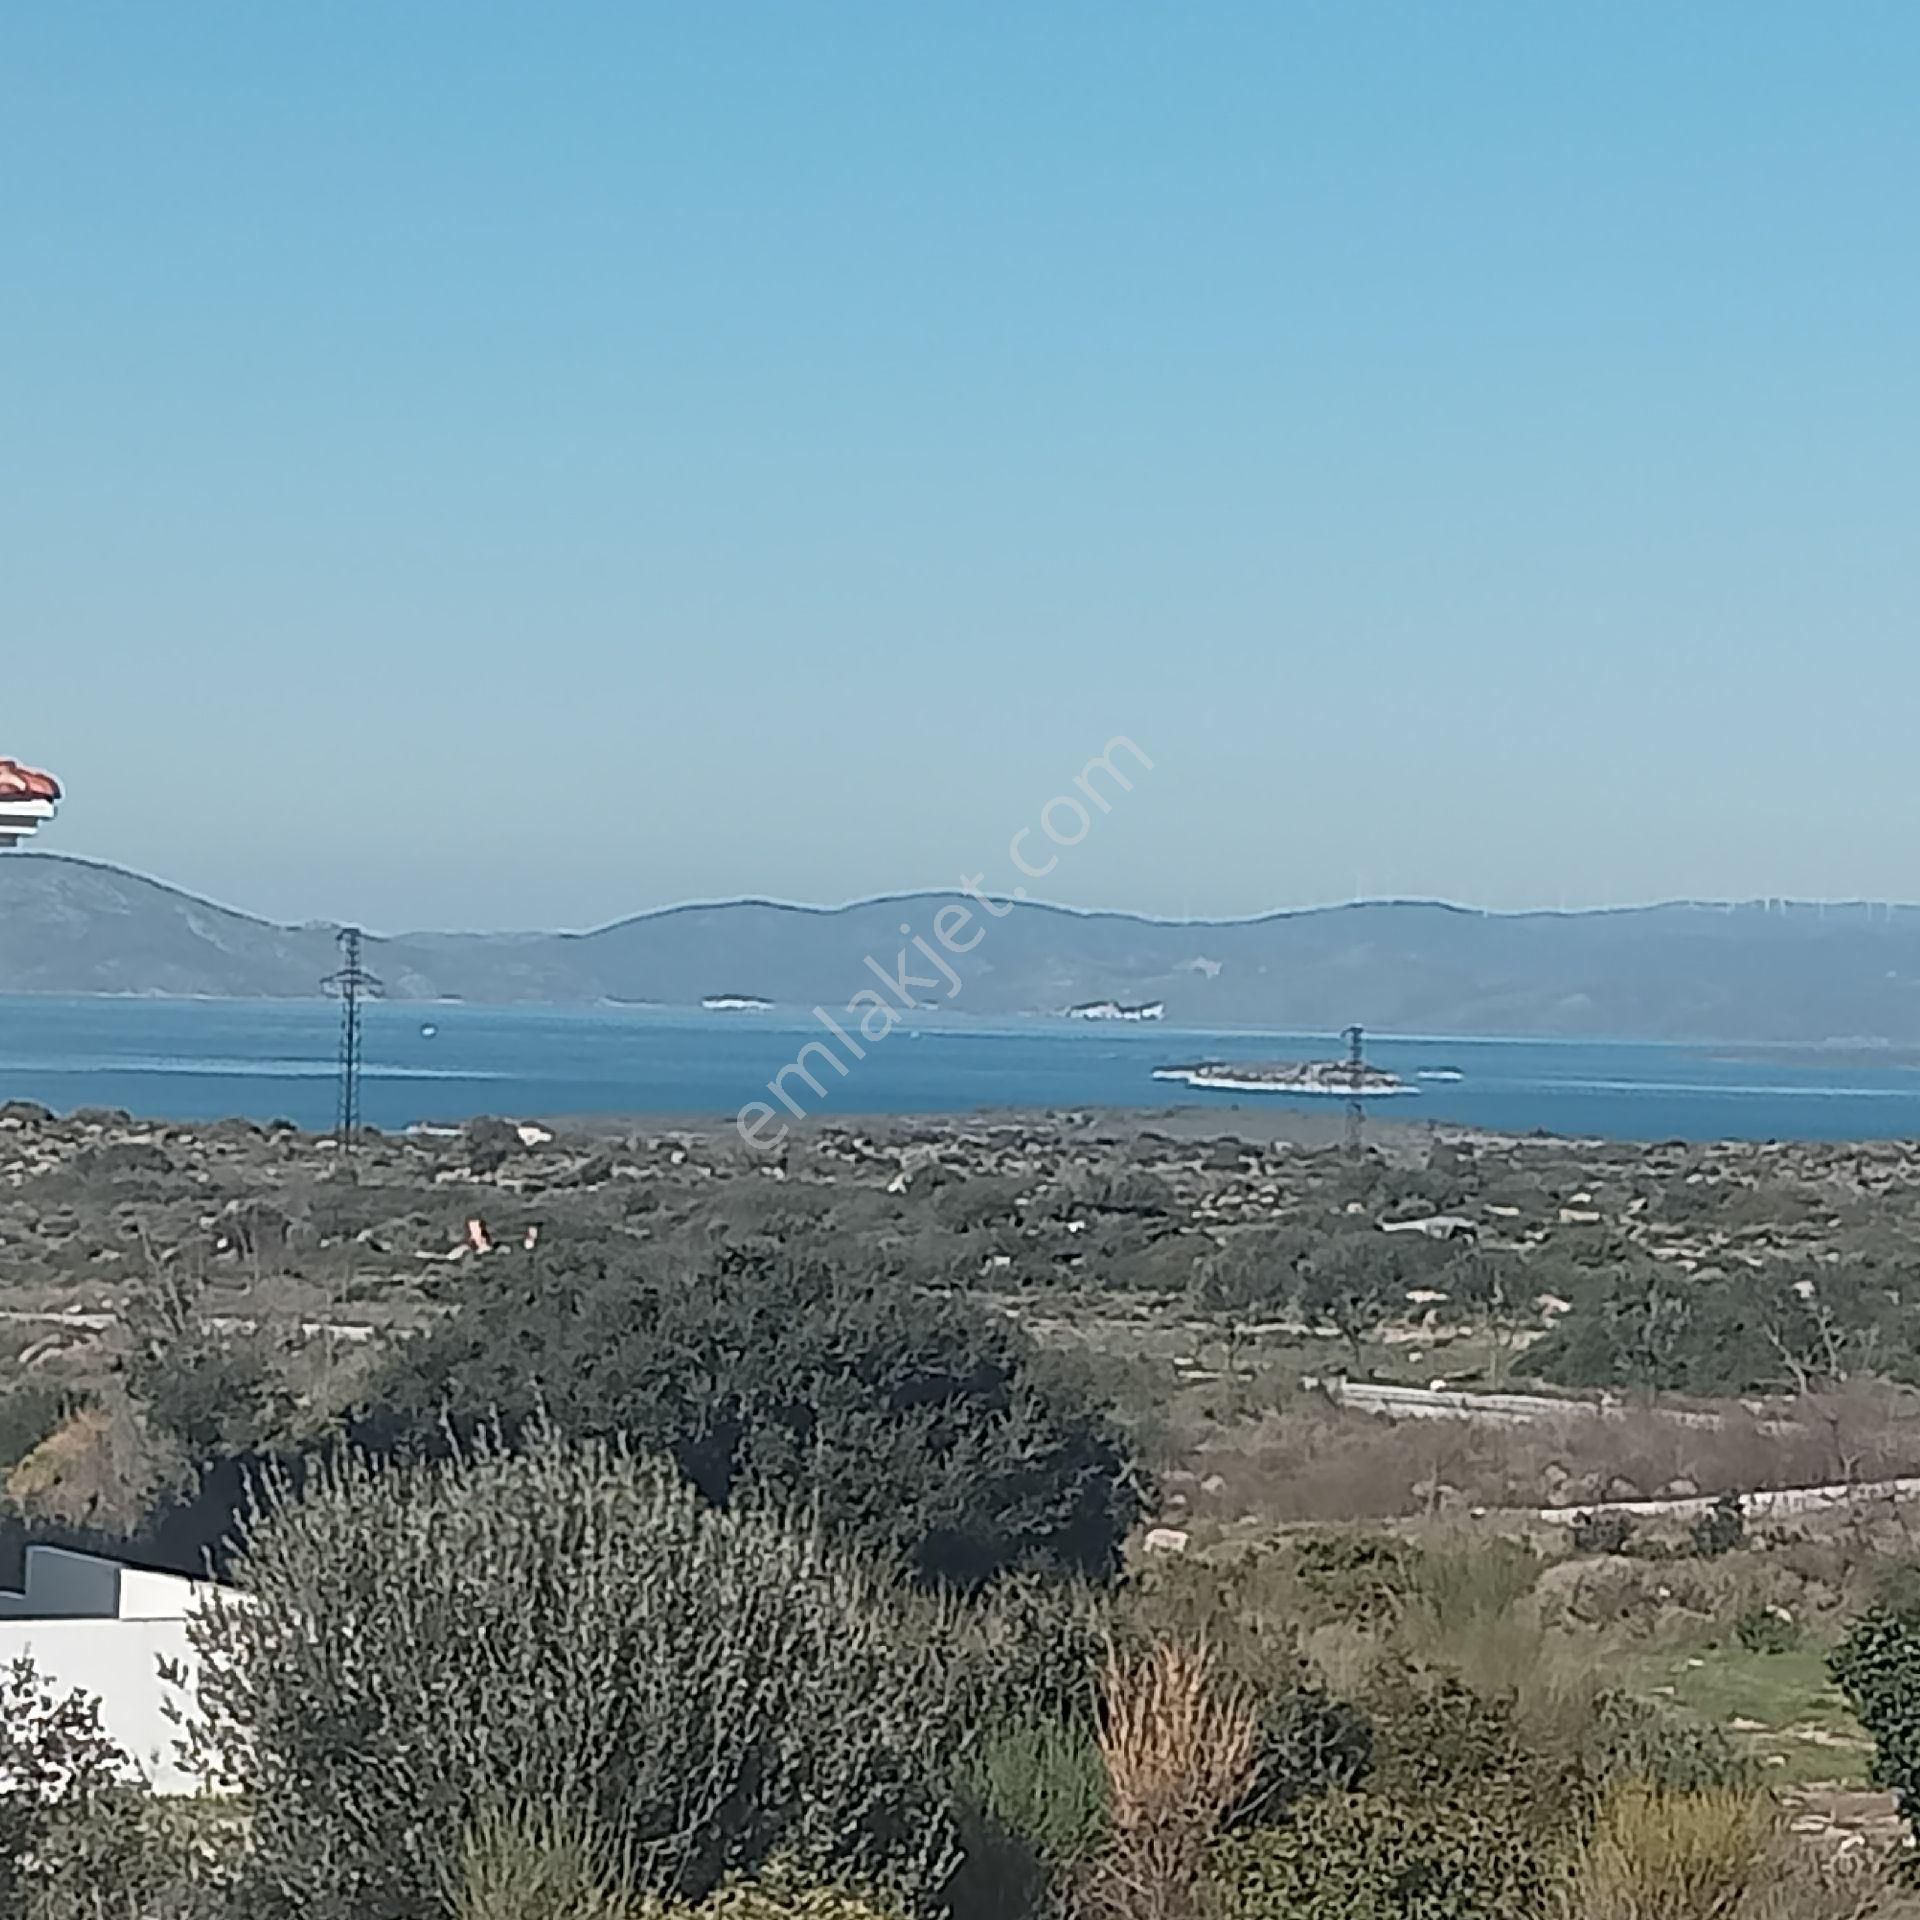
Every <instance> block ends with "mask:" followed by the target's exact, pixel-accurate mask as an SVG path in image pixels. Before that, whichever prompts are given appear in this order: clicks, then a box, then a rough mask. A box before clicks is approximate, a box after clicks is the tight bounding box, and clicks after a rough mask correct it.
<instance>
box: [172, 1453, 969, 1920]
mask: <svg viewBox="0 0 1920 1920" xmlns="http://www.w3.org/2000/svg"><path fill="white" fill-rule="evenodd" d="M237 1576H238V1585H239V1588H240V1591H241V1594H242V1595H243V1596H244V1597H243V1599H242V1600H241V1601H240V1602H238V1603H237V1604H233V1605H228V1606H224V1607H220V1608H218V1609H215V1610H213V1611H211V1612H210V1613H208V1614H207V1615H204V1616H202V1617H201V1619H200V1620H198V1621H197V1622H196V1625H195V1634H196V1639H197V1641H198V1643H199V1645H200V1649H201V1652H202V1656H203V1663H204V1672H203V1676H202V1687H201V1704H202V1707H203V1711H204V1712H205V1714H206V1716H207V1722H208V1724H207V1727H206V1729H205V1731H204V1734H203V1743H204V1745H205V1747H206V1749H207V1750H208V1752H209V1753H210V1754H211V1755H212V1756H213V1757H215V1758H216V1759H217V1760H218V1761H219V1762H220V1763H221V1766H222V1768H223V1772H224V1777H225V1781H226V1783H227V1784H228V1785H230V1786H232V1787H234V1788H237V1789H239V1790H240V1791H241V1792H243V1793H244V1794H245V1795H246V1796H247V1798H248V1801H249V1803H250V1805H251V1807H252V1808H253V1816H252V1820H251V1823H250V1832H251V1837H252V1848H251V1853H250V1857H249V1859H248V1861H247V1863H246V1889H247V1900H246V1902H245V1905H244V1910H245V1911H246V1912H247V1914H248V1920H268V1916H276V1915H286V1916H288V1917H289V1920H291V1917H292V1916H294V1915H298V1916H300V1917H301V1920H402V1916H405V1917H406V1920H413V1916H414V1915H416V1914H417V1913H418V1912H419V1911H421V1909H422V1906H423V1903H425V1902H427V1901H428V1900H429V1899H430V1897H431V1895H432V1893H433V1890H434V1888H435V1887H436V1885H437V1884H438V1881H439V1878H440V1876H441V1875H442V1874H443V1872H444V1870H445V1865H446V1862H447V1861H448V1859H449V1858H451V1857H453V1856H454V1855H455V1854H456V1852H457V1851H458V1849H459V1848H460V1847H461V1846H462V1845H463V1844H465V1836H468V1835H470V1834H471V1833H472V1832H473V1831H474V1830H475V1825H476V1823H477V1822H484V1821H485V1820H487V1819H488V1818H489V1817H491V1816H493V1815H494V1814H496V1813H497V1810H498V1809H500V1808H502V1807H505V1808H514V1807H527V1806H541V1805H551V1806H558V1807H561V1808H565V1809H568V1810H570V1811H571V1812H572V1813H573V1814H574V1816H575V1817H577V1818H578V1819H579V1820H580V1821H581V1822H582V1823H583V1824H584V1826H585V1828H586V1829H587V1830H589V1831H591V1832H593V1833H594V1834H596V1835H601V1836H604V1837H605V1844H606V1845H608V1846H609V1847H611V1848H613V1849H615V1850H616V1851H617V1852H618V1854H619V1857H620V1858H621V1859H622V1860H623V1861H624V1862H629V1863H630V1864H631V1869H632V1872H633V1874H634V1876H635V1881H636V1884H637V1885H638V1886H639V1887H640V1889H641V1890H642V1891H644V1892H649V1893H655V1894H659V1895H661V1896H663V1897H692V1898H697V1897H700V1896H702V1895H704V1894H705V1893H706V1892H708V1891H710V1890H711V1889H712V1888H713V1887H714V1886H716V1885H718V1884H719V1883H720V1882H721V1881H722V1880H723V1879H724V1878H726V1877H727V1876H729V1875H733V1874H740V1873H751V1872H754V1871H757V1870H758V1869H759V1868H761V1867H762V1866H763V1865H764V1864H765V1863H766V1862H767V1861H768V1860H769V1859H771V1858H773V1857H775V1856H785V1857H787V1858H788V1859H790V1860H791V1861H792V1862H793V1863H794V1864H795V1866H796V1867H797V1868H798V1869H800V1870H802V1871H806V1872H810V1873H813V1874H815V1876H816V1877H817V1878H819V1879H822V1880H834V1879H839V1878H843V1877H844V1878H851V1879H853V1880H856V1881H858V1882H861V1883H868V1882H871V1883H873V1884H875V1885H883V1886H887V1887H890V1888H892V1889H893V1890H894V1891H895V1892H896V1893H897V1894H898V1895H899V1896H900V1897H901V1899H902V1900H903V1901H906V1902H918V1903H921V1904H926V1903H928V1902H930V1901H932V1900H933V1899H934V1898H935V1896H936V1895H937V1893H938V1890H939V1889H940V1887H941V1886H942V1885H943V1884H944V1882H945V1880H946V1878H947V1877H948V1875H949V1874H950V1872H951V1870H952V1867H953V1865H954V1854H955V1845H954V1831H953V1827H952V1823H951V1820H950V1818H949V1815H948V1812H947V1783H948V1780H949V1778H950V1775H951V1768H952V1746H953V1733H954V1730H953V1723H952V1716H951V1713H950V1709H949V1703H948V1697H947V1692H946V1682H945V1676H944V1674H943V1673H942V1671H941V1670H940V1668H939V1666H938V1663H937V1662H936V1660H935V1659H934V1657H933V1654H932V1652H931V1649H930V1646H929V1643H927V1642H926V1640H925V1639H924V1637H923V1636H921V1635H919V1634H917V1633H915V1632H914V1631H913V1630H912V1627H911V1622H910V1619H909V1616H908V1614H907V1612H906V1610H905V1609H904V1608H903V1606H902V1604H901V1602H900V1600H899V1598H898V1596H896V1595H895V1594H894V1593H893V1592H892V1591H891V1590H890V1589H889V1588H888V1587H887V1586H886V1585H885V1583H883V1582H881V1581H879V1580H877V1579H876V1578H875V1577H874V1576H872V1575H871V1574H869V1573H867V1572H866V1571H864V1570H863V1569H862V1568H861V1566H859V1565H858V1564H857V1563H856V1562H854V1561H853V1560H851V1559H849V1558H847V1557H846V1556H845V1555H844V1554H842V1553H841V1552H840V1551H839V1550H837V1549H832V1548H829V1547H828V1546H826V1545H824V1544H823V1543H822V1541H821V1539H820V1538H819V1536H818V1535H817V1534H816V1533H815V1532H814V1531H813V1530H812V1529H811V1528H809V1527H805V1526H800V1525H798V1524H795V1523H792V1522H789V1521H788V1520H786V1519H784V1518H780V1517H776V1516H773V1515H770V1514H764V1513H760V1512H756V1511H747V1510H742V1511H735V1512H724V1513H723V1512H718V1511H716V1510H714V1509H712V1508H710V1507H708V1506H707V1505H705V1504H704V1503H703V1502H701V1501H700V1500H699V1499H698V1497H697V1496H696V1495H695V1494H694V1493H693V1492H692V1491H691V1490H690V1489H688V1488H685V1487H684V1486H683V1485H681V1484H679V1483H678V1482H677V1480H676V1479H675V1478H674V1477H673V1475H672V1473H671V1470H670V1469H667V1468H664V1467H662V1466H657V1465H653V1464H650V1463H645V1462H641V1461H637V1460H634V1459H632V1458H629V1457H626V1456H624V1455H622V1454H621V1453H619V1452H618V1451H616V1450H614V1449H611V1448H608V1447H605V1446H602V1445H599V1444H593V1443H587V1444H581V1443H572V1442H566V1441H563V1440H560V1439H558V1438H556V1437H553V1436H546V1435H536V1436H534V1437H533V1441H532V1444H531V1446H530V1449H529V1451H528V1452H526V1453H525V1454H524V1455H523V1456H521V1457H512V1456H509V1455H506V1454H504V1453H502V1452H500V1451H499V1450H498V1449H496V1448H494V1447H491V1446H484V1445H483V1446H481V1447H479V1448H478V1449H476V1450H474V1451H473V1452H471V1453H468V1454H463V1455H461V1456H460V1457H457V1458H455V1459H453V1460H450V1461H444V1462H439V1463H436V1464H433V1465H421V1466H414V1467H407V1468H402V1467H395V1466H392V1465H384V1466H383V1465H382V1464H380V1463H377V1462H372V1461H368V1460H366V1459H364V1458H361V1457H357V1456H347V1457H343V1458H338V1459H335V1460H332V1461H329V1462H327V1463H325V1464H324V1465H323V1466H322V1467H321V1468H320V1469H319V1470H318V1471H317V1472H316V1473H315V1474H314V1476H313V1477H312V1479H311V1481H310V1484H309V1487H308V1490H307V1491H306V1493H305V1494H304V1495H303V1496H302V1497H301V1498H299V1499H297V1500H294V1499H291V1498H287V1497H284V1496H282V1497H279V1498H277V1499H274V1500H271V1501H269V1503H268V1505H267V1507H266V1509H265V1510H264V1511H261V1512H259V1513H257V1514H256V1515H255V1516H254V1518H253V1520H252V1521H251V1523H250V1525H249V1529H248V1538H247V1542H246V1551H245V1553H244V1555H243V1557H242V1558H241V1560H240V1561H239V1563H238V1567H237Z"/></svg>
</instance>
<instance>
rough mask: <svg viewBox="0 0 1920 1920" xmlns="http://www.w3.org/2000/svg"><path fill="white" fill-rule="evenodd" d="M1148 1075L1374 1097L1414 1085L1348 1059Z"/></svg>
mask: <svg viewBox="0 0 1920 1920" xmlns="http://www.w3.org/2000/svg"><path fill="white" fill-rule="evenodd" d="M1153 1077H1154V1078H1155V1079H1156V1080H1179V1081H1182V1082H1184V1083H1185V1084H1186V1085H1187V1086H1190V1087H1205V1088H1209V1089H1211V1090H1212V1091H1214V1092H1216V1093H1310V1094H1323V1095H1328V1096H1331V1097H1334V1098H1337V1099H1343V1100H1351V1099H1353V1098H1355V1097H1356V1096H1358V1097H1360V1098H1362V1099H1366V1100H1378V1099H1384V1098H1386V1097H1387V1096H1389V1095H1392V1094H1402V1093H1418V1092H1419V1091H1420V1089H1419V1088H1418V1087H1411V1086H1409V1085H1408V1084H1407V1083H1406V1081H1404V1080H1402V1079H1401V1078H1400V1077H1399V1076H1398V1075H1397V1074H1392V1073H1386V1072H1383V1071H1382V1070H1381V1069H1380V1068H1379V1067H1366V1066H1356V1065H1354V1063H1353V1062H1352V1061H1349V1060H1277V1061H1266V1062H1259V1061H1256V1062H1251V1063H1249V1062H1243V1061H1231V1060H1202V1061H1200V1062H1198V1063H1196V1064H1194V1065H1191V1066H1176V1067H1155V1068H1154V1070H1153Z"/></svg>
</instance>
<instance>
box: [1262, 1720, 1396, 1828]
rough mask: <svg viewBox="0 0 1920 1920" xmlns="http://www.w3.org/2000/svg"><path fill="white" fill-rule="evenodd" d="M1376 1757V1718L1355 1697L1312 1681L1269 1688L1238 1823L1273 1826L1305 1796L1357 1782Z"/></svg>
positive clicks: (1352, 1785)
mask: <svg viewBox="0 0 1920 1920" xmlns="http://www.w3.org/2000/svg"><path fill="white" fill-rule="evenodd" d="M1373 1759H1374V1728H1373V1722H1372V1721H1371V1720H1370V1719H1369V1718H1368V1717H1367V1715H1366V1714H1365V1713H1364V1712H1362V1711H1361V1710H1360V1708H1358V1707H1356V1706H1354V1705H1353V1704H1352V1703H1351V1702H1349V1701H1345V1700H1338V1699H1336V1698H1334V1696H1333V1695H1332V1694H1330V1693H1328V1692H1327V1691H1326V1690H1325V1689H1324V1688H1321V1687H1317V1686H1312V1685H1307V1684H1296V1685H1293V1686H1287V1687H1281V1688H1278V1689H1275V1690H1274V1691H1271V1692H1268V1693H1266V1694H1265V1695H1264V1696H1263V1698H1262V1700H1261V1703H1260V1708H1259V1736H1258V1742H1257V1744H1256V1746H1255V1749H1254V1763H1253V1784H1252V1786H1251V1787H1250V1788H1249V1789H1248V1791H1247V1795H1246V1798H1245V1800H1244V1801H1243V1802H1242V1804H1241V1805H1240V1807H1238V1808H1237V1809H1236V1810H1235V1813H1234V1816H1233V1818H1234V1824H1235V1825H1236V1826H1242V1827H1250V1826H1270V1825H1272V1824H1273V1823H1274V1822H1275V1821H1277V1820H1280V1819H1282V1818H1284V1817H1285V1816H1286V1815H1287V1814H1289V1813H1290V1812H1292V1811H1293V1809H1294V1808H1295V1807H1297V1806H1299V1805H1300V1804H1301V1802H1302V1801H1306V1800H1311V1799H1314V1798H1316V1797H1317V1796H1319V1795H1321V1794H1327V1793H1336V1792H1340V1791H1343V1790H1346V1789H1349V1788H1352V1787H1357V1786H1358V1785H1360V1783H1361V1782H1362V1781H1363V1780H1365V1779H1366V1777H1367V1775H1368V1774H1369V1773H1370V1772H1371V1771H1372V1770H1373Z"/></svg>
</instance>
